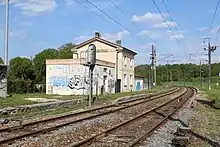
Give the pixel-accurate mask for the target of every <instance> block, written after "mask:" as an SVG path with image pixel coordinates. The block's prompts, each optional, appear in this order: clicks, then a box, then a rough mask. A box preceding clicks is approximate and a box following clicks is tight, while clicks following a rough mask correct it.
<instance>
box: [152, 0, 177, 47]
mask: <svg viewBox="0 0 220 147" xmlns="http://www.w3.org/2000/svg"><path fill="white" fill-rule="evenodd" d="M152 2H153V4H154V6H155V7H156V8H157V10H158V12H159V13H160V15H161V17H162V18H163V20H164V22H165V23H166V25H167V26H168V28H169V30H170V32H171V33H172V35H173V36H174V38H175V40H176V42H177V44H178V45H179V46H181V45H180V42H179V40H178V39H177V38H176V37H175V36H176V35H175V34H174V33H173V31H172V29H171V27H170V25H169V24H168V23H167V20H166V19H165V17H164V15H163V14H162V12H161V11H160V9H159V7H158V6H157V4H156V2H155V0H152Z"/></svg>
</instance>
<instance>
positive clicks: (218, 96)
mask: <svg viewBox="0 0 220 147" xmlns="http://www.w3.org/2000/svg"><path fill="white" fill-rule="evenodd" d="M174 84H175V85H182V86H183V85H185V86H193V87H197V88H199V89H200V90H202V91H205V92H206V94H207V98H209V99H210V100H215V104H214V106H215V107H216V108H220V87H217V86H216V84H212V89H211V90H208V85H207V84H203V85H201V83H200V82H182V81H178V82H175V83H174Z"/></svg>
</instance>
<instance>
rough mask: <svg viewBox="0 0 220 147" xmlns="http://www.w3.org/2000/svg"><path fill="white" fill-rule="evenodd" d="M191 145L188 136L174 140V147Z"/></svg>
mask: <svg viewBox="0 0 220 147" xmlns="http://www.w3.org/2000/svg"><path fill="white" fill-rule="evenodd" d="M189 144H190V137H188V136H176V137H174V139H173V140H172V145H173V146H187V145H189Z"/></svg>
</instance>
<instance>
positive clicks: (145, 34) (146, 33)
mask: <svg viewBox="0 0 220 147" xmlns="http://www.w3.org/2000/svg"><path fill="white" fill-rule="evenodd" d="M140 35H141V36H143V37H150V38H154V39H155V38H160V37H161V36H162V34H161V33H159V32H152V31H149V30H143V31H141V32H140Z"/></svg>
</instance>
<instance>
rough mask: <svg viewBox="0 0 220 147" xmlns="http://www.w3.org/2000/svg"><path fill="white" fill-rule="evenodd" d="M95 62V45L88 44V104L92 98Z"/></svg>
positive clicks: (90, 103)
mask: <svg viewBox="0 0 220 147" xmlns="http://www.w3.org/2000/svg"><path fill="white" fill-rule="evenodd" d="M95 63H96V46H95V45H94V44H90V45H89V47H88V50H87V64H88V65H89V106H91V105H92V99H93V69H94V67H95Z"/></svg>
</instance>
